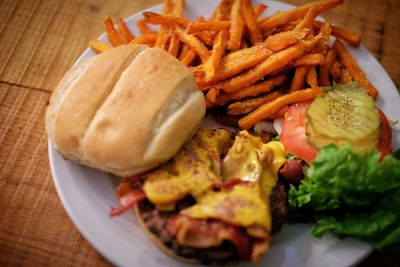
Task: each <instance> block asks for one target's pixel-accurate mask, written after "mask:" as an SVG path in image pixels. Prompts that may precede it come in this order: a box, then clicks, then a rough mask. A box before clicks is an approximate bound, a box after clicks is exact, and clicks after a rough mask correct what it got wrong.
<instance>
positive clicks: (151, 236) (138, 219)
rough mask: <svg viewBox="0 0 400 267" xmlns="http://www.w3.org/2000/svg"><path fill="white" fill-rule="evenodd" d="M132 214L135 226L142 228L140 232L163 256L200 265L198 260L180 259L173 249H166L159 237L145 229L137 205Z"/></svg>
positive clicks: (145, 226)
mask: <svg viewBox="0 0 400 267" xmlns="http://www.w3.org/2000/svg"><path fill="white" fill-rule="evenodd" d="M134 212H135V217H136V222H137V224H138V225H139V227H140V228H142V230H143V232H144V233H145V234H146V236H147V237H148V238H149V239H150V240H151V241H152V242H153V243H154V244H155V245H156V246H157V248H158V249H159V250H161V251H162V252H164V253H165V254H167V255H169V256H171V257H173V258H175V259H178V260H180V261H182V262H186V263H191V264H194V263H200V261H199V260H196V259H193V258H191V259H189V258H185V257H182V256H179V255H177V254H176V253H175V251H174V250H173V249H170V248H169V247H167V246H166V245H165V244H164V243H163V242H162V241H161V239H160V237H159V236H157V235H155V234H153V233H152V232H151V231H150V230H149V228H147V225H146V223H145V222H144V221H143V218H142V214H141V212H140V208H139V205H137V204H135V205H134Z"/></svg>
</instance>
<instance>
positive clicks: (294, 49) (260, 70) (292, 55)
mask: <svg viewBox="0 0 400 267" xmlns="http://www.w3.org/2000/svg"><path fill="white" fill-rule="evenodd" d="M321 38H322V36H321V35H317V36H315V37H314V38H313V39H311V40H307V41H301V42H299V43H297V44H295V45H293V46H291V47H289V48H287V49H285V50H282V51H280V52H278V53H276V54H273V55H272V56H271V57H269V58H268V59H267V60H265V61H264V62H262V63H260V64H258V65H257V66H256V67H254V68H253V69H251V70H249V71H248V72H245V73H243V74H240V75H238V76H236V77H233V78H232V79H229V80H227V81H225V82H222V83H220V84H219V85H218V86H217V87H218V88H221V89H222V90H224V91H225V92H227V93H233V92H236V91H238V90H240V89H241V88H243V87H247V86H250V85H252V84H254V83H255V82H257V81H258V80H260V79H261V78H263V77H264V76H266V75H268V74H271V73H274V72H275V71H278V70H280V69H282V68H283V67H284V66H286V65H287V64H289V63H290V62H291V61H293V60H296V59H298V58H299V57H301V56H302V55H304V54H305V53H306V52H307V51H308V50H310V49H312V48H314V47H315V46H316V45H318V43H319V42H320V40H321Z"/></svg>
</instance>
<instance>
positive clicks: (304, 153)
mask: <svg viewBox="0 0 400 267" xmlns="http://www.w3.org/2000/svg"><path fill="white" fill-rule="evenodd" d="M310 103H311V101H307V102H301V103H296V104H293V105H291V106H290V108H289V110H288V111H287V112H286V114H285V119H284V120H283V125H282V133H281V142H282V144H283V145H284V146H285V147H286V150H287V151H288V152H289V153H290V154H293V155H295V156H296V157H298V158H301V159H302V160H304V161H306V162H307V163H310V162H311V161H312V160H313V159H314V158H315V157H316V156H317V151H316V150H315V149H314V148H312V147H310V146H309V145H308V143H307V136H306V124H307V117H306V109H307V108H308V106H309V105H310Z"/></svg>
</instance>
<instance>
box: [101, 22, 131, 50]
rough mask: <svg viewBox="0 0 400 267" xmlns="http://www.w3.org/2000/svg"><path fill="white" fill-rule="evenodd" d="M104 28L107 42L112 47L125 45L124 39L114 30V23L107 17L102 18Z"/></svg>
mask: <svg viewBox="0 0 400 267" xmlns="http://www.w3.org/2000/svg"><path fill="white" fill-rule="evenodd" d="M104 26H105V28H106V33H107V37H108V40H109V41H110V43H111V44H112V45H113V46H119V45H123V44H126V42H125V39H124V37H123V36H122V35H121V33H120V32H118V31H117V30H116V29H115V27H114V23H113V21H112V19H111V18H110V17H109V16H106V17H105V18H104Z"/></svg>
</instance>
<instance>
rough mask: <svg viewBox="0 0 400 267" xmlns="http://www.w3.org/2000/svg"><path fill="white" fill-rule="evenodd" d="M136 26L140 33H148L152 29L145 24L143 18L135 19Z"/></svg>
mask: <svg viewBox="0 0 400 267" xmlns="http://www.w3.org/2000/svg"><path fill="white" fill-rule="evenodd" d="M136 27H137V28H138V30H139V32H140V34H149V33H153V31H152V30H151V29H150V28H149V26H147V23H146V20H145V19H138V20H137V21H136Z"/></svg>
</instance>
